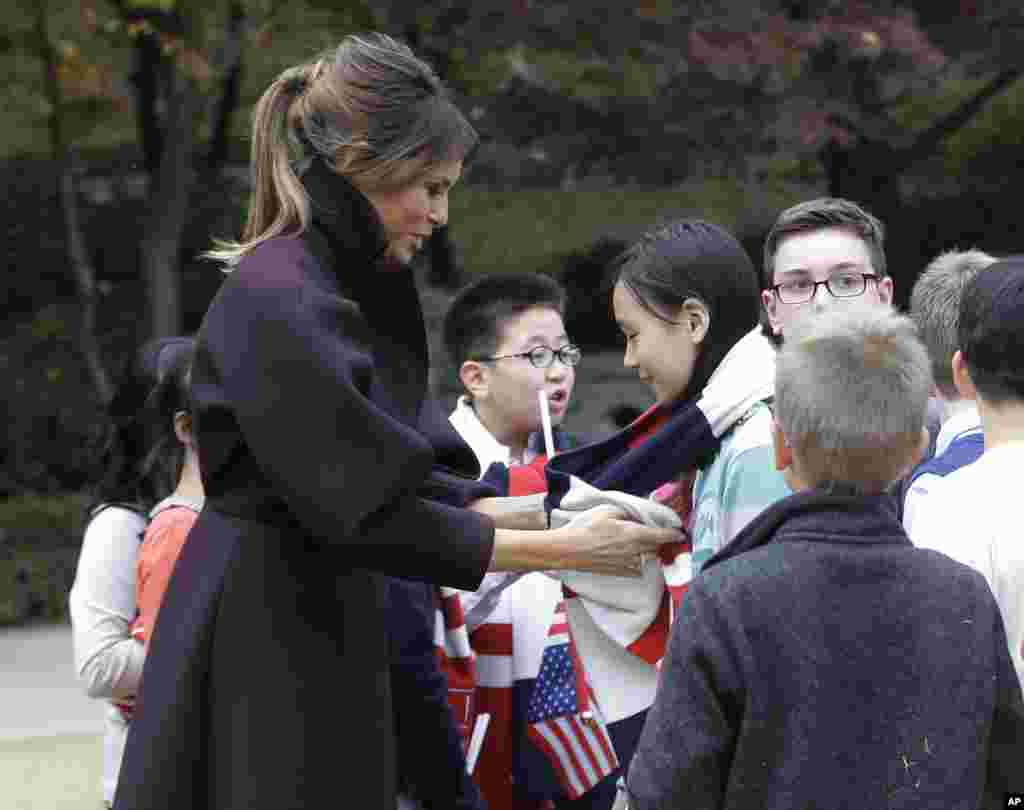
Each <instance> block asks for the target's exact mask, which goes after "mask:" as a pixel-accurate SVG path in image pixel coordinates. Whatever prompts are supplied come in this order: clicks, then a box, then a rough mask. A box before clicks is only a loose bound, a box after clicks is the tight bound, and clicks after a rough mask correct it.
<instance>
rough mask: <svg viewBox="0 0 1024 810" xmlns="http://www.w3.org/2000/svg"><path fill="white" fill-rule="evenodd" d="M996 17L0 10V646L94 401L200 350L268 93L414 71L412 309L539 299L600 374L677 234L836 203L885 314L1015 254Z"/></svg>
mask: <svg viewBox="0 0 1024 810" xmlns="http://www.w3.org/2000/svg"><path fill="white" fill-rule="evenodd" d="M1020 5H1021V4H1020V3H1019V2H1016V1H1015V0H855V1H854V2H842V3H838V2H829V1H828V0H821V1H820V2H809V0H743V2H739V0H719V2H715V3H707V2H698V0H692V1H691V2H684V1H683V0H678V1H673V0H638V2H635V3H614V2H600V0H503V2H497V1H496V0H473V1H472V2H471V1H470V0H438V2H435V3H432V4H430V5H429V6H424V5H422V4H412V3H407V2H404V0H380V1H379V2H362V0H292V1H291V2H288V3H284V2H282V1H281V0H204V1H203V2H199V0H62V1H61V2H58V0H33V2H29V1H28V0H2V2H0V9H2V11H3V14H2V15H0V67H2V69H3V71H4V76H5V78H6V81H5V82H4V83H3V84H2V85H0V105H2V107H3V110H4V126H3V127H0V176H2V178H3V188H4V190H5V193H4V194H3V195H0V205H2V206H3V215H2V217H0V221H2V223H3V228H4V229H5V233H4V235H5V236H6V239H4V241H3V253H2V256H3V262H4V265H5V267H4V270H5V272H4V273H3V274H2V275H0V295H3V296H4V300H5V301H6V302H7V306H6V307H5V310H4V312H5V318H4V321H3V325H2V327H0V372H2V373H3V375H4V377H5V379H6V381H7V391H8V395H7V396H6V397H4V398H2V399H0V408H2V409H3V411H2V414H0V415H2V416H3V417H4V422H5V423H6V425H7V432H6V438H5V440H4V441H3V443H2V444H0V530H2V532H3V533H2V538H0V623H3V622H10V621H17V620H21V619H23V618H24V617H25V616H28V615H33V614H35V615H40V614H43V615H49V616H59V615H62V611H63V610H64V607H63V603H64V590H65V589H66V586H67V585H68V584H69V582H70V579H69V578H70V576H71V572H72V571H73V565H74V555H75V549H76V544H77V542H78V539H79V533H80V526H81V520H82V506H83V503H84V499H83V495H82V493H83V492H84V491H85V490H86V489H87V487H88V484H89V481H90V480H91V477H92V476H93V475H94V474H95V472H94V471H93V470H92V469H91V467H90V462H91V459H92V455H93V453H92V450H91V447H92V443H93V442H94V441H95V439H96V437H97V436H98V434H99V430H100V426H101V424H102V408H103V403H104V401H105V399H106V397H108V396H109V392H110V386H111V380H113V379H115V378H116V375H117V370H118V369H119V368H120V366H121V365H122V363H123V362H124V359H125V358H126V357H127V356H128V355H129V353H130V352H131V351H132V350H133V349H134V347H136V346H137V345H138V344H139V343H140V342H141V341H143V340H145V339H146V338H148V337H150V336H154V335H158V334H169V333H174V332H181V331H192V330H194V329H196V328H197V327H198V325H199V323H200V321H201V318H202V315H203V312H204V311H205V309H206V307H207V305H208V303H209V301H210V298H211V297H212V296H213V295H214V294H215V292H216V290H217V287H218V285H219V283H220V280H221V278H222V276H221V273H220V271H219V270H218V268H216V267H214V266H212V265H210V264H209V263H207V262H203V261H200V260H198V259H197V258H196V257H197V255H198V253H199V252H200V251H202V250H203V249H205V248H207V247H208V246H209V244H210V239H211V238H212V237H213V236H217V235H232V234H234V233H237V230H238V227H239V225H240V223H241V221H242V219H243V216H244V208H245V200H246V193H247V182H248V175H247V168H246V160H247V151H248V143H247V136H248V127H249V116H250V112H251V108H252V105H253V104H254V102H255V101H256V99H257V98H258V97H259V95H260V93H261V92H262V91H263V89H264V88H265V87H266V86H267V84H268V83H269V82H270V80H272V79H273V77H274V76H275V75H277V73H279V72H280V71H281V70H282V69H283V68H285V67H288V66H290V65H292V64H295V63H296V62H298V61H300V60H304V59H306V58H308V57H309V56H311V55H312V54H314V53H316V52H317V51H319V50H322V49H326V48H329V47H331V46H332V45H334V44H336V43H337V42H338V41H339V40H340V39H341V37H343V36H344V35H345V34H347V33H349V32H352V31H356V30H366V29H377V30H384V31H387V32H389V33H392V34H394V35H396V36H398V37H401V38H403V39H405V40H406V41H408V42H409V43H410V44H411V45H412V46H413V48H414V49H415V50H416V51H417V52H418V53H420V54H421V55H423V56H425V57H426V58H428V59H429V60H430V61H431V62H432V64H434V65H435V66H436V67H437V69H438V71H439V72H440V73H441V74H442V76H443V77H444V78H445V79H446V81H447V82H448V83H449V85H450V86H451V87H452V88H453V90H454V92H455V94H456V98H457V101H458V103H459V104H460V106H461V107H462V108H463V109H464V110H465V111H466V112H467V113H468V114H469V116H470V118H471V120H472V121H473V122H474V124H475V126H477V128H478V129H479V131H480V133H481V137H482V142H481V147H480V149H479V152H478V154H477V155H476V156H475V158H474V160H473V162H472V163H471V165H470V166H469V167H468V168H467V171H466V174H465V177H464V182H463V183H462V184H461V185H460V187H459V188H458V189H457V190H456V191H455V192H454V194H453V196H452V200H451V214H450V220H451V223H452V224H451V227H450V229H449V232H448V233H447V242H446V243H444V244H441V245H439V247H440V249H438V250H432V251H430V252H429V257H430V258H429V259H425V260H424V262H423V267H422V269H421V273H422V278H423V281H424V285H425V287H431V288H433V289H435V290H439V291H441V293H444V294H447V293H448V292H450V290H452V289H453V288H455V287H456V286H458V284H459V283H461V282H462V281H464V280H465V279H467V278H468V277H470V276H471V275H473V274H476V273H491V272H505V271H509V270H535V271H540V272H546V273H551V274H554V275H556V276H558V277H560V278H562V279H563V281H565V282H566V283H567V284H568V285H569V287H570V291H571V293H572V295H573V296H574V300H571V301H570V312H571V314H572V321H571V323H570V329H571V331H572V332H573V334H574V335H578V336H580V339H585V342H586V343H588V345H590V346H593V347H595V348H601V347H602V346H603V347H608V348H610V347H613V346H614V342H615V340H616V336H615V330H614V329H613V328H612V327H611V324H610V323H609V322H608V321H607V316H606V307H603V306H601V305H600V302H599V301H596V296H597V292H596V291H597V290H598V289H599V282H600V280H601V274H602V270H603V267H604V265H605V264H606V262H607V260H608V258H610V257H611V256H612V255H614V253H615V252H616V251H617V250H618V249H619V248H621V246H623V245H624V244H626V243H628V242H629V241H630V240H631V239H633V238H635V237H636V236H638V235H639V234H640V233H642V232H643V231H644V230H645V229H646V228H648V227H650V226H652V225H654V224H656V223H658V222H663V221H666V220H669V219H672V218H676V217H701V218H705V219H709V220H712V221H715V222H718V223H720V224H722V225H725V226H726V227H728V228H730V229H731V230H733V231H734V232H735V233H736V234H737V235H738V236H739V237H741V239H742V241H743V243H744V245H745V246H746V247H747V248H748V250H749V251H750V253H751V255H752V258H753V259H754V260H755V263H756V261H757V260H758V257H759V251H760V242H761V239H762V238H763V234H764V232H765V230H766V229H767V227H768V226H769V225H770V223H771V222H772V220H773V219H774V217H775V216H776V215H777V213H778V212H779V211H780V210H781V209H782V208H784V207H786V206H788V205H790V204H792V203H794V202H797V201H799V200H801V199H806V198H809V197H812V196H819V195H823V194H835V195H841V196H848V197H851V198H853V199H856V200H857V201H858V202H861V203H862V204H864V205H865V206H866V207H868V208H869V209H870V210H872V211H873V212H874V213H876V214H878V215H879V216H880V217H881V218H882V219H883V221H884V222H885V223H886V224H887V226H888V231H889V236H888V244H887V250H888V254H889V263H890V267H891V270H892V272H893V275H894V276H895V279H896V285H897V287H896V289H897V303H898V304H901V305H902V304H903V303H904V302H905V301H906V298H907V296H908V294H909V290H910V287H911V285H912V283H913V279H914V278H915V276H916V274H917V273H918V272H919V271H920V269H921V268H922V267H923V266H924V264H925V263H927V261H929V260H930V259H931V258H932V257H933V256H935V255H936V254H937V253H938V252H940V251H941V250H944V249H948V248H951V247H957V246H958V247H969V246H974V245H977V246H979V247H982V248H983V249H986V250H988V251H990V252H993V253H996V254H999V253H1009V252H1016V251H1019V250H1020V247H1019V238H1018V228H1019V225H1018V222H1019V216H1018V214H1017V212H1018V210H1019V202H1018V189H1019V188H1020V187H1021V181H1022V180H1024V176H1022V173H1024V169H1022V167H1021V162H1020V161H1019V154H1020V149H1021V145H1022V144H1024V83H1022V82H1021V81H1020V75H1021V70H1022V67H1024V47H1022V46H1024V12H1022V10H1021V7H1020ZM440 300H442V301H443V300H444V298H443V295H442V297H441V299H440Z"/></svg>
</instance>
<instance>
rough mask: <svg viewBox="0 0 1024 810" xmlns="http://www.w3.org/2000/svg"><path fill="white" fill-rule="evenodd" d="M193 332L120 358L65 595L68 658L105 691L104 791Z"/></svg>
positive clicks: (129, 684)
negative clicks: (122, 364)
mask: <svg viewBox="0 0 1024 810" xmlns="http://www.w3.org/2000/svg"><path fill="white" fill-rule="evenodd" d="M193 346H194V342H193V341H192V339H191V338H186V337H173V338H166V339H163V340H155V341H151V342H149V343H147V344H145V345H144V346H142V348H141V349H139V350H138V351H137V352H135V353H134V355H133V356H132V358H131V359H130V361H129V362H128V364H127V367H126V369H125V370H124V373H123V374H122V375H121V379H120V381H119V384H118V386H117V390H116V392H115V394H114V398H113V399H112V400H111V402H110V404H109V405H108V407H107V425H106V429H105V433H104V437H103V443H102V447H101V450H100V452H99V457H98V466H99V470H100V472H99V477H98V481H97V483H96V485H95V487H94V488H93V492H92V499H91V502H90V504H89V507H88V512H87V517H86V523H85V527H84V533H83V537H82V550H81V552H80V554H79V558H78V568H77V572H76V574H75V582H74V585H73V586H72V588H71V594H70V597H69V602H70V612H71V625H72V640H73V643H74V650H75V667H76V669H77V671H78V677H79V678H80V679H81V681H82V683H83V685H84V686H85V689H86V692H87V693H88V694H89V696H90V697H94V698H100V699H103V700H106V701H108V702H109V703H110V704H111V705H109V706H108V707H107V711H106V716H105V723H106V727H105V733H104V752H103V799H104V801H105V802H107V803H108V804H109V803H110V802H112V801H113V798H114V788H115V786H116V784H117V772H118V770H119V768H120V765H121V756H122V752H123V750H124V742H125V735H126V734H127V726H126V721H125V718H124V716H123V714H122V711H121V710H119V708H118V707H117V706H116V705H114V704H115V703H120V704H122V705H124V704H130V703H131V701H132V699H133V698H134V696H135V692H136V689H137V688H138V685H139V678H140V675H141V673H142V663H143V659H144V657H145V651H144V649H143V646H142V645H141V644H140V643H138V642H137V641H135V640H134V639H133V638H132V637H131V632H130V624H131V622H132V620H133V619H134V618H135V613H136V609H135V565H136V558H137V555H138V549H139V543H140V542H141V541H142V536H143V532H144V531H145V528H146V520H147V513H148V511H149V509H150V508H151V507H152V506H153V505H154V504H155V503H156V502H157V501H159V500H161V499H162V498H164V497H166V496H167V495H168V494H170V492H171V491H172V490H173V489H174V487H175V485H176V484H177V481H178V477H179V475H180V473H181V469H182V465H183V463H184V455H183V450H182V448H181V446H180V444H179V443H178V442H177V441H176V439H175V437H174V431H173V425H172V420H173V414H174V412H175V411H176V410H179V409H181V408H182V407H183V402H184V397H185V385H184V379H183V376H182V375H183V374H184V372H185V370H186V369H187V368H188V362H189V360H190V358H191V355H192V349H193Z"/></svg>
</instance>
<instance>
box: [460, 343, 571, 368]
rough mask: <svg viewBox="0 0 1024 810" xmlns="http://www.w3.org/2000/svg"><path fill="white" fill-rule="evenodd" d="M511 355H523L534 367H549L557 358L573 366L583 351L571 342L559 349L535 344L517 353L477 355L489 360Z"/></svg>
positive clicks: (504, 358) (502, 358)
mask: <svg viewBox="0 0 1024 810" xmlns="http://www.w3.org/2000/svg"><path fill="white" fill-rule="evenodd" d="M512 357H525V358H526V359H527V360H529V361H530V365H531V366H533V367H534V368H550V367H551V364H552V363H554V362H555V358H556V357H557V358H558V362H559V363H561V364H562V365H563V366H575V365H577V364H578V363H579V362H580V360H582V359H583V351H582V350H581V349H580V347H579V346H573V345H572V344H571V343H570V344H568V345H566V346H563V347H562V348H561V349H552V348H551V347H550V346H535V347H534V348H532V349H530V351H528V352H519V353H518V354H502V355H499V356H497V357H478V358H476V359H477V360H479V361H486V362H488V363H489V362H491V361H492V360H508V359H510V358H512Z"/></svg>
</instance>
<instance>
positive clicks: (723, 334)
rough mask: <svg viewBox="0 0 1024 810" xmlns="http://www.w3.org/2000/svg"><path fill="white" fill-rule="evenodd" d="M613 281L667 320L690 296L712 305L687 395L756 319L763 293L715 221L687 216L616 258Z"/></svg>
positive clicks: (739, 249) (692, 393) (740, 249)
mask: <svg viewBox="0 0 1024 810" xmlns="http://www.w3.org/2000/svg"><path fill="white" fill-rule="evenodd" d="M611 281H612V283H613V284H616V283H617V284H622V285H623V286H625V287H626V288H627V289H628V290H629V291H630V292H631V293H632V294H633V295H634V296H635V297H636V300H637V301H638V302H639V303H640V305H641V306H643V307H644V309H646V310H647V311H648V312H649V313H650V314H651V315H653V316H655V317H657V318H659V319H661V320H664V321H672V320H673V315H674V313H677V312H678V311H679V309H680V307H682V305H683V304H684V303H685V302H686V301H688V300H693V299H695V300H697V301H699V302H700V303H701V304H702V305H703V306H704V308H705V309H706V310H707V313H708V320H709V327H708V333H707V335H706V337H705V338H704V340H703V342H702V343H701V347H700V355H699V356H698V358H697V362H696V364H695V365H694V369H693V374H692V375H691V377H690V382H689V384H688V385H687V387H686V391H685V392H684V393H683V396H682V398H683V399H689V398H690V397H693V396H695V395H697V394H699V393H700V391H701V390H702V389H703V388H704V386H705V385H706V384H707V381H708V380H709V379H710V377H711V375H712V374H713V373H714V371H715V369H716V368H717V367H718V364H719V363H720V362H721V361H722V358H724V357H725V355H726V354H727V353H728V351H729V349H731V348H732V347H733V346H734V345H735V344H736V343H737V342H738V341H739V340H740V338H742V337H743V335H745V334H746V333H747V332H749V331H750V330H751V329H753V328H754V327H755V326H756V325H757V319H758V315H759V312H760V298H759V292H758V282H757V272H756V271H755V269H754V265H753V263H752V262H751V260H750V256H749V255H748V254H747V252H746V250H744V248H743V246H742V245H741V244H740V243H739V242H738V241H737V240H736V238H735V237H734V236H733V235H732V234H730V233H729V232H728V231H726V230H725V229H724V228H721V227H719V226H718V225H714V224H712V223H710V222H703V221H701V220H683V221H680V222H673V223H671V224H669V225H665V226H662V227H659V228H656V229H654V230H652V231H650V232H648V233H647V234H645V235H644V236H643V237H642V238H641V239H640V240H639V241H637V242H636V243H635V244H633V245H632V246H631V247H630V248H628V249H627V250H626V251H625V252H624V253H623V254H622V255H621V256H619V258H618V259H617V260H616V261H615V263H614V264H613V266H612V278H611Z"/></svg>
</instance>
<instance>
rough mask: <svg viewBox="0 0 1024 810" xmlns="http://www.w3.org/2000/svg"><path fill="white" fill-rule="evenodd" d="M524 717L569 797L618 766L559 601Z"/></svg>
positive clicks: (564, 612)
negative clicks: (592, 698)
mask: <svg viewBox="0 0 1024 810" xmlns="http://www.w3.org/2000/svg"><path fill="white" fill-rule="evenodd" d="M526 719H527V723H528V724H529V727H528V730H527V734H528V735H529V737H530V739H531V740H533V742H534V744H535V745H537V747H538V748H539V749H540V750H541V751H543V752H544V754H545V755H546V756H547V758H548V760H549V761H550V762H551V765H552V766H553V768H554V769H555V771H556V773H557V774H558V777H559V780H560V781H561V783H562V786H563V787H564V788H565V791H566V794H567V795H568V796H569V797H570V798H572V799H577V798H579V797H580V796H582V795H583V794H584V793H586V792H587V791H589V790H591V789H592V788H593V787H594V786H595V785H596V784H597V783H598V782H600V781H601V780H602V779H604V778H605V777H606V776H608V775H609V774H610V773H612V772H613V771H614V770H615V769H616V768H618V767H619V760H618V757H616V755H615V749H614V748H613V747H612V741H611V738H610V737H609V736H608V731H607V729H606V728H605V726H604V723H603V722H602V720H601V718H600V713H599V712H598V710H597V706H596V705H595V704H594V703H593V702H592V700H591V695H590V688H589V686H588V685H587V682H586V680H585V677H584V672H583V667H582V665H581V663H580V661H579V658H578V656H577V655H576V647H575V645H574V644H573V642H572V637H571V636H570V635H569V623H568V618H567V616H566V611H565V602H564V601H563V602H561V603H559V605H558V608H557V610H556V612H555V620H554V622H553V623H552V625H551V629H550V631H549V632H548V638H547V642H546V645H545V647H544V656H543V658H542V659H541V665H540V673H539V674H538V675H537V681H536V685H535V687H534V690H533V693H532V694H531V696H530V701H529V705H528V707H527V712H526Z"/></svg>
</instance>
